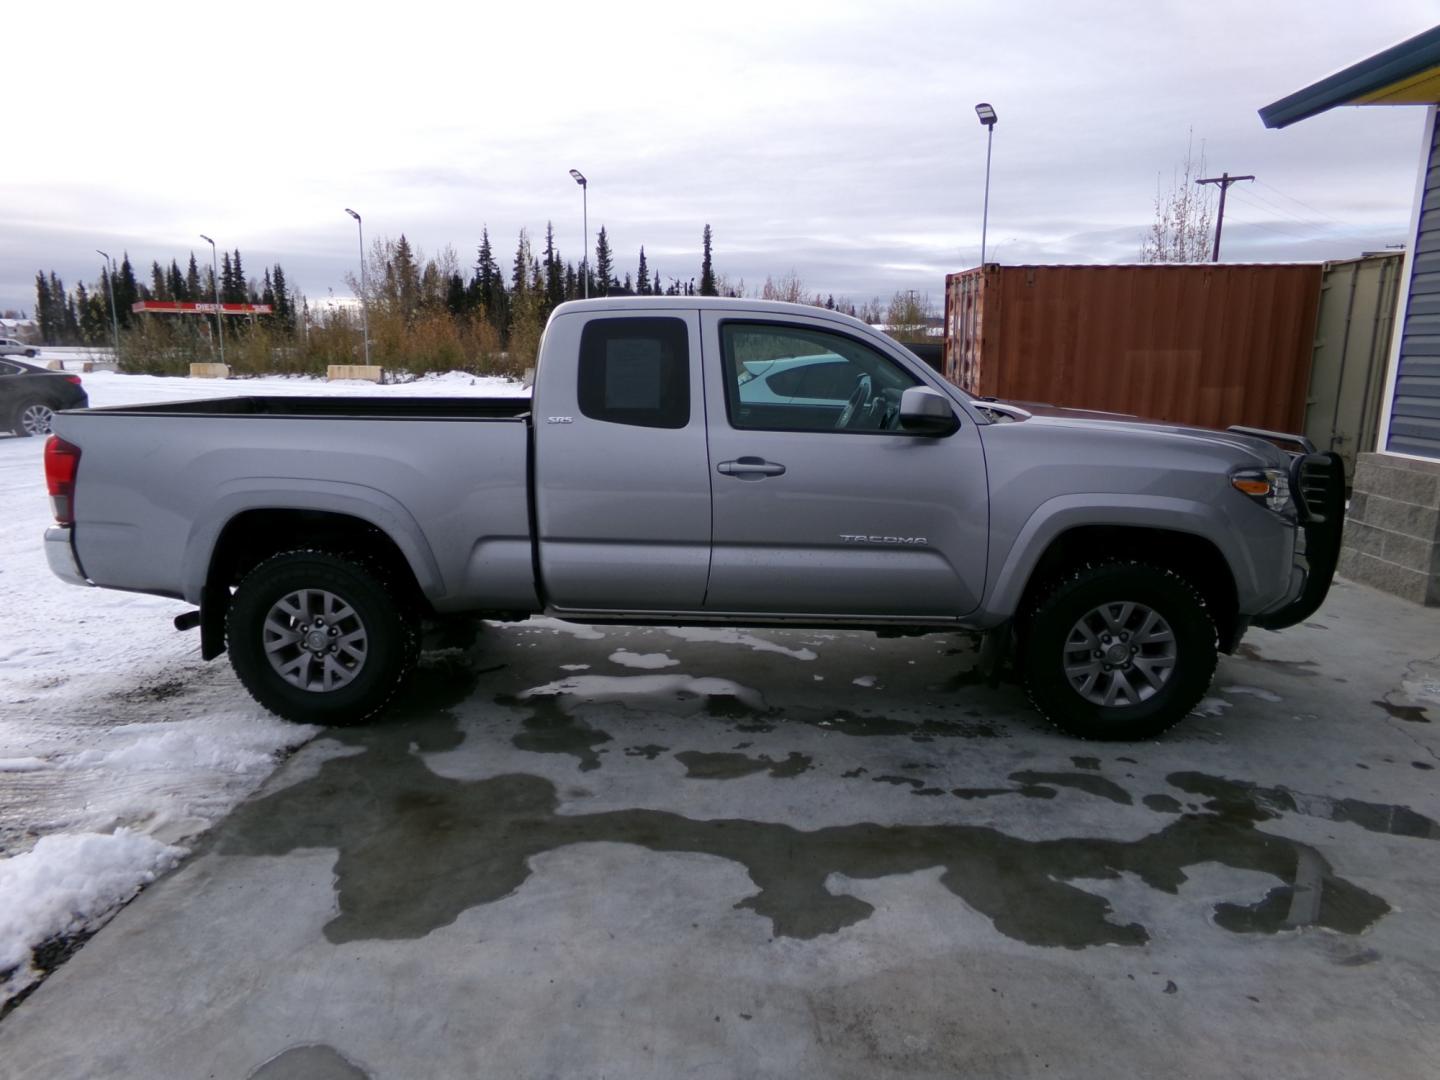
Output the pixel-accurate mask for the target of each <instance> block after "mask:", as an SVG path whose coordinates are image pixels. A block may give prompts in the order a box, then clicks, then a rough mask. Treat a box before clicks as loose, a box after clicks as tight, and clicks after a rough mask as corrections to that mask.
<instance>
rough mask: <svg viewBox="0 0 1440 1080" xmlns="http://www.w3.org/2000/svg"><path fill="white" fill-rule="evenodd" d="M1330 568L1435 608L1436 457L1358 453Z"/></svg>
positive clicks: (1439, 540) (1439, 535)
mask: <svg viewBox="0 0 1440 1080" xmlns="http://www.w3.org/2000/svg"><path fill="white" fill-rule="evenodd" d="M1336 572H1337V573H1339V574H1340V575H1341V576H1342V577H1347V578H1349V579H1350V580H1351V581H1358V582H1360V583H1362V584H1364V585H1371V586H1373V587H1374V588H1377V589H1382V590H1384V591H1385V592H1388V593H1393V594H1394V595H1396V596H1400V597H1403V598H1405V599H1406V600H1412V601H1414V602H1415V603H1417V604H1426V605H1430V606H1440V461H1416V460H1413V459H1411V458H1401V457H1394V456H1393V455H1390V454H1361V455H1359V457H1358V459H1357V460H1356V463H1355V481H1354V485H1353V489H1352V494H1351V497H1350V510H1349V513H1347V514H1346V517H1345V535H1344V538H1343V540H1342V541H1341V546H1340V565H1339V566H1338V567H1337V568H1336Z"/></svg>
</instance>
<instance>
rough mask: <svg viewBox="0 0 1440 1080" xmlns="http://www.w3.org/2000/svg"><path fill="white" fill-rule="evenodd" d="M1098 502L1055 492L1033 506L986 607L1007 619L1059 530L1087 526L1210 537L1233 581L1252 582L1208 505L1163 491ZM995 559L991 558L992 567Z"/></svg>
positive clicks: (1239, 551) (1241, 553)
mask: <svg viewBox="0 0 1440 1080" xmlns="http://www.w3.org/2000/svg"><path fill="white" fill-rule="evenodd" d="M1104 498H1105V504H1104V505H1103V506H1097V505H1096V504H1095V496H1094V495H1057V496H1056V497H1055V498H1053V499H1048V500H1046V501H1045V502H1043V503H1041V504H1040V505H1039V506H1037V507H1036V508H1035V509H1034V510H1033V511H1032V512H1031V514H1030V516H1029V518H1027V519H1026V521H1025V524H1024V525H1023V526H1021V528H1020V531H1019V533H1017V534H1016V537H1015V540H1014V542H1013V543H1012V544H1011V545H1010V550H1009V551H1008V552H1007V553H1006V555H1005V558H1004V560H1003V562H1002V563H1001V566H1000V569H999V571H998V572H997V573H996V574H995V578H994V580H993V582H991V584H990V587H989V589H988V590H987V596H986V599H985V604H984V607H985V609H986V611H987V612H989V613H991V614H992V615H998V616H999V617H1000V618H1010V617H1011V616H1013V615H1014V614H1015V613H1016V611H1017V610H1018V609H1019V606H1020V598H1021V597H1022V596H1023V595H1024V594H1025V588H1026V586H1028V585H1029V583H1030V576H1031V575H1032V574H1033V573H1034V572H1035V567H1036V566H1037V565H1038V564H1039V562H1040V559H1041V557H1042V556H1043V555H1044V553H1045V552H1046V551H1047V550H1049V548H1050V545H1051V544H1053V543H1054V542H1055V540H1056V538H1058V537H1059V536H1060V535H1061V534H1063V533H1065V532H1068V531H1069V530H1071V529H1075V528H1080V527H1082V526H1087V525H1098V526H1106V527H1112V528H1113V527H1119V528H1124V527H1126V526H1131V527H1134V528H1145V529H1163V530H1165V531H1166V532H1175V533H1187V534H1189V535H1191V536H1196V537H1199V538H1200V539H1202V540H1206V541H1209V542H1210V543H1211V544H1212V545H1214V547H1215V548H1216V550H1217V551H1219V552H1220V557H1221V558H1222V559H1224V560H1225V563H1226V565H1227V566H1228V567H1229V568H1230V574H1231V576H1232V577H1233V578H1234V579H1235V582H1236V585H1237V586H1240V585H1241V583H1243V582H1248V581H1253V580H1254V578H1255V567H1254V565H1253V564H1252V563H1251V561H1250V558H1249V556H1248V554H1247V553H1246V552H1245V550H1244V547H1243V546H1242V545H1237V544H1235V543H1234V540H1233V537H1232V534H1231V530H1230V529H1229V527H1228V523H1227V522H1226V521H1225V519H1224V517H1223V516H1222V515H1221V514H1220V513H1219V512H1218V511H1217V510H1216V509H1215V507H1213V506H1210V505H1208V504H1206V503H1201V502H1196V501H1195V500H1193V499H1177V498H1172V497H1170V496H1164V495H1108V494H1107V495H1106V496H1105V497H1104ZM995 562H996V560H995V559H994V558H993V557H992V560H991V565H992V566H993V565H994V564H995Z"/></svg>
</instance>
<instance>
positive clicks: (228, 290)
mask: <svg viewBox="0 0 1440 1080" xmlns="http://www.w3.org/2000/svg"><path fill="white" fill-rule="evenodd" d="M234 293H235V271H234V270H232V269H230V252H228V251H222V252H221V253H220V303H222V304H231V303H234V301H233V300H231V299H230V297H231V296H232V295H234Z"/></svg>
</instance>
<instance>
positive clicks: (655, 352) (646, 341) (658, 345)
mask: <svg viewBox="0 0 1440 1080" xmlns="http://www.w3.org/2000/svg"><path fill="white" fill-rule="evenodd" d="M579 379H580V382H579V398H580V411H581V412H582V413H584V414H585V415H586V416H588V417H590V419H592V420H604V421H607V422H609V423H612V424H633V425H635V426H637V427H654V428H682V427H684V426H685V425H686V424H688V423H689V422H690V335H689V331H688V330H687V328H686V326H685V320H684V319H664V318H656V319H596V320H594V321H593V322H590V323H587V324H586V326H585V329H584V330H582V331H581V333H580V375H579Z"/></svg>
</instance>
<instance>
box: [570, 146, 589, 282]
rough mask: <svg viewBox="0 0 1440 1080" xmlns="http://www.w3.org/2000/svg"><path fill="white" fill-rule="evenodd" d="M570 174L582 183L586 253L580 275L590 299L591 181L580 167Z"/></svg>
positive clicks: (581, 219)
mask: <svg viewBox="0 0 1440 1080" xmlns="http://www.w3.org/2000/svg"><path fill="white" fill-rule="evenodd" d="M570 175H571V177H572V178H574V180H575V182H576V183H577V184H579V185H580V221H581V228H583V229H584V230H585V253H584V255H583V256H582V257H581V259H580V277H581V280H582V282H583V284H584V288H585V299H587V300H588V299H590V181H588V180H586V179H585V176H584V174H583V173H581V171H580V170H579V169H571V170H570Z"/></svg>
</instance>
